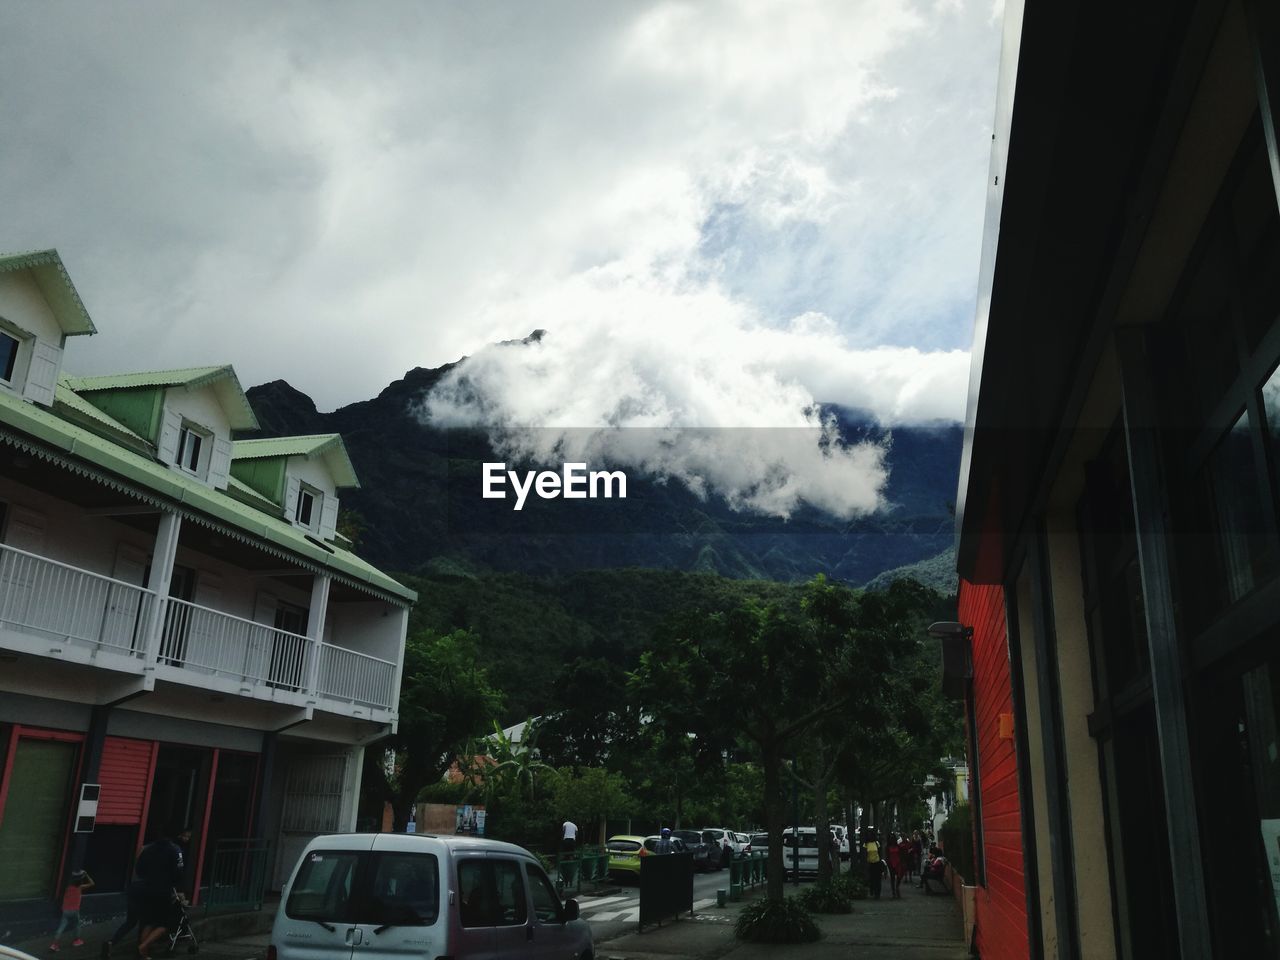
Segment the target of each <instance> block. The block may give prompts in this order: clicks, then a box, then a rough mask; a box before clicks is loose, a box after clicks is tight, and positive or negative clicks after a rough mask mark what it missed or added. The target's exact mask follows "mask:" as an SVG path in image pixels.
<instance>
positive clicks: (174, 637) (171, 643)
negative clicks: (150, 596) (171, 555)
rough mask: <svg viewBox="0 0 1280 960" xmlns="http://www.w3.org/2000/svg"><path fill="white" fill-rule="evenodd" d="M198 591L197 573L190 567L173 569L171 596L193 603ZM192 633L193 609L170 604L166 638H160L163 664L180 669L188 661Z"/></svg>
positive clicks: (166, 620) (165, 625)
mask: <svg viewBox="0 0 1280 960" xmlns="http://www.w3.org/2000/svg"><path fill="white" fill-rule="evenodd" d="M195 590H196V572H195V571H194V570H192V569H191V568H190V567H178V566H175V567H174V568H173V576H172V577H170V578H169V596H170V598H172V599H174V600H184V601H186V602H187V603H190V602H191V598H192V597H193V596H194V595H195ZM190 633H191V608H190V607H189V606H187V605H186V603H170V604H169V611H168V613H167V614H166V616H165V618H164V636H162V637H161V638H160V660H161V662H162V663H167V664H170V665H171V666H176V667H180V666H182V665H183V664H184V663H186V660H187V638H188V636H189V635H190Z"/></svg>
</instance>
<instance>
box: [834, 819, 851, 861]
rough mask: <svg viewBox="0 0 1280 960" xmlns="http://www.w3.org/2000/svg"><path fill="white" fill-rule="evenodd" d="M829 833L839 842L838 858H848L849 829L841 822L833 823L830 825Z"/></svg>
mask: <svg viewBox="0 0 1280 960" xmlns="http://www.w3.org/2000/svg"><path fill="white" fill-rule="evenodd" d="M831 833H832V834H833V835H834V836H835V838H836V840H838V841H839V843H840V859H841V860H848V859H849V831H848V830H846V829H845V827H844V824H842V823H833V824H832V825H831Z"/></svg>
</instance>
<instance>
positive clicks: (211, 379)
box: [67, 364, 259, 430]
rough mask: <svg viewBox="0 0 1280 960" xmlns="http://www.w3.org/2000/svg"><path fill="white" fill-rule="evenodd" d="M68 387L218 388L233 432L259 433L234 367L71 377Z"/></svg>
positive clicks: (79, 389) (90, 389)
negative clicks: (254, 431) (253, 431)
mask: <svg viewBox="0 0 1280 960" xmlns="http://www.w3.org/2000/svg"><path fill="white" fill-rule="evenodd" d="M67 386H69V387H70V388H71V389H72V390H74V391H76V392H77V393H94V392H96V391H99V390H142V389H146V388H148V387H186V388H187V389H188V390H198V389H199V388H200V387H208V386H212V387H214V388H215V389H216V390H217V391H218V393H219V399H220V400H221V401H222V406H223V409H225V410H226V411H227V415H228V417H229V419H230V420H231V428H232V429H233V430H257V429H258V426H259V424H258V418H257V416H256V415H255V414H254V412H253V407H252V406H251V405H250V403H249V398H248V397H246V396H245V395H244V390H243V389H242V388H241V387H240V378H239V377H237V376H236V371H235V368H234V367H232V366H231V365H230V364H222V365H221V366H217V367H184V368H182V369H179V370H152V371H144V372H141V373H113V374H108V375H106V376H101V377H67Z"/></svg>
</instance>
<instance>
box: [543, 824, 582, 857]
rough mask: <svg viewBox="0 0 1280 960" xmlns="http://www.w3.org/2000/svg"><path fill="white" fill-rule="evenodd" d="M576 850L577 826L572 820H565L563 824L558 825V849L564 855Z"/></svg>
mask: <svg viewBox="0 0 1280 960" xmlns="http://www.w3.org/2000/svg"><path fill="white" fill-rule="evenodd" d="M544 836H545V834H544ZM577 848H578V825H577V824H576V823H574V822H573V821H572V820H565V822H564V823H562V824H561V825H560V849H561V850H562V851H563V852H564V853H573V851H574V850H576V849H577Z"/></svg>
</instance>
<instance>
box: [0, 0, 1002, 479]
mask: <svg viewBox="0 0 1280 960" xmlns="http://www.w3.org/2000/svg"><path fill="white" fill-rule="evenodd" d="M1000 16H1001V12H1000V9H999V8H998V6H997V7H993V6H992V2H991V0H982V2H967V0H921V2H911V0H892V2H880V0H703V2H663V0H658V2H642V0H628V2H621V0H619V2H609V0H603V2H600V0H592V2H588V0H580V2H502V3H498V2H492V3H480V2H476V3H465V4H461V3H429V2H423V0H414V2H406V3H396V2H389V0H378V2H372V3H367V4H350V3H336V2H328V3H326V2H319V0H311V2H307V3H288V2H280V3H272V4H260V3H252V4H251V3H234V2H227V0H222V2H218V3H212V2H203V3H196V2H192V3H185V4H173V3H158V2H157V3H137V2H119V3H112V4H109V5H108V4H99V5H86V4H73V3H69V2H68V3H59V2H54V3H48V4H21V3H10V4H5V5H3V6H0V124H3V129H4V131H5V135H4V136H3V137H2V138H0V163H2V164H3V169H4V170H5V174H6V176H5V177H4V179H3V184H2V185H0V196H2V199H3V205H4V210H5V216H4V218H3V220H2V222H0V250H9V251H12V250H25V249H34V248H44V247H56V248H57V249H58V250H59V252H60V253H61V254H62V256H63V259H64V261H65V263H66V265H67V268H68V270H69V272H70V275H71V277H72V279H73V281H74V282H75V284H76V286H77V288H78V289H79V291H80V293H81V295H82V297H83V299H84V300H85V302H86V304H87V306H88V309H89V312H90V315H91V316H92V317H93V318H94V321H95V323H96V324H97V326H98V328H99V330H100V334H99V335H98V336H96V337H93V338H91V339H90V340H89V342H81V343H74V344H72V346H71V349H70V351H69V353H68V357H67V361H66V367H67V369H69V370H71V371H72V372H75V373H85V374H90V373H105V372H111V371H118V370H124V369H137V368H164V367H180V366H194V365H202V364H207V363H210V362H230V363H233V364H234V365H235V367H236V369H237V372H238V373H239V375H240V378H241V380H242V382H243V383H244V384H245V385H246V386H248V385H251V384H255V383H261V382H265V381H268V380H275V379H285V380H288V381H289V382H290V383H291V384H293V385H294V386H295V387H297V388H298V389H300V390H302V391H304V392H305V393H307V394H309V395H310V396H312V397H313V398H314V399H315V400H316V402H317V404H318V405H319V407H320V408H321V409H322V410H324V409H333V408H334V407H337V406H340V405H342V404H345V403H350V402H353V401H356V400H361V399H365V398H368V397H370V396H373V395H374V394H376V393H377V392H378V391H379V390H381V389H382V388H383V387H384V386H386V384H387V383H389V382H390V381H392V380H394V379H397V378H398V377H400V376H401V375H402V374H403V373H404V372H405V370H407V369H409V368H411V367H414V366H426V367H433V366H438V365H440V364H442V363H446V362H450V361H454V360H457V359H458V358H460V357H462V356H464V355H466V356H469V357H470V358H471V359H470V360H468V361H467V362H466V363H464V364H463V365H462V366H461V367H460V368H458V371H457V373H456V375H455V377H454V378H453V379H452V380H451V381H450V382H448V383H446V384H445V385H444V386H443V387H442V388H441V390H440V391H439V392H438V393H437V395H435V396H433V397H431V398H428V399H427V402H426V403H425V404H424V406H423V409H422V413H423V415H424V416H427V417H430V416H436V417H440V418H445V419H449V420H450V421H451V422H456V421H463V420H470V421H471V422H482V423H488V424H490V425H507V426H510V425H512V424H518V425H523V426H527V427H547V426H552V427H557V426H564V427H601V428H605V427H617V426H636V425H640V426H646V427H663V428H668V427H669V428H677V429H679V428H687V427H743V426H770V427H796V428H803V429H808V430H811V431H816V432H817V433H818V434H821V432H822V431H823V430H824V429H825V428H824V426H823V423H822V422H821V416H820V415H819V414H818V413H816V412H815V404H818V403H838V404H844V405H848V406H855V407H859V408H862V409H866V410H868V411H870V412H871V413H872V414H874V415H875V416H876V417H877V418H879V419H880V420H882V421H883V422H885V423H890V424H892V423H910V422H917V421H921V420H932V419H937V418H943V419H948V418H949V419H959V418H961V417H962V416H963V407H964V395H965V390H966V388H967V376H968V354H967V350H968V347H969V342H970V335H971V329H972V325H973V310H974V297H975V288H976V278H977V266H978V253H979V246H980V237H981V231H982V217H983V204H984V202H985V180H986V174H987V166H988V159H989V153H990V140H991V129H992V121H993V115H994V99H995V85H996V67H997V61H998V56H999V33H1000ZM534 329H543V330H545V331H546V334H545V335H544V336H543V337H542V338H541V339H540V340H539V341H537V342H531V343H529V344H526V345H521V346H518V347H514V348H513V347H510V346H508V347H492V346H487V345H490V344H494V343H496V342H498V341H503V340H511V339H519V338H522V337H525V336H526V335H527V334H528V333H530V332H531V331H532V330H534ZM464 388H465V389H464ZM477 391H481V392H482V393H483V397H484V401H483V402H472V401H474V400H475V397H476V396H477ZM867 463H868V460H867V457H865V456H862V457H861V458H860V459H859V461H858V464H859V465H858V466H857V467H856V469H857V470H861V471H862V472H863V473H864V474H865V473H866V472H867ZM849 469H850V470H854V469H855V467H853V466H852V465H850V466H849ZM873 473H874V471H873ZM871 482H872V486H873V487H874V486H875V483H876V481H875V480H874V476H873V477H872V481H871ZM855 499H857V498H855ZM865 499H866V498H865V497H863V498H861V500H859V502H865Z"/></svg>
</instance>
